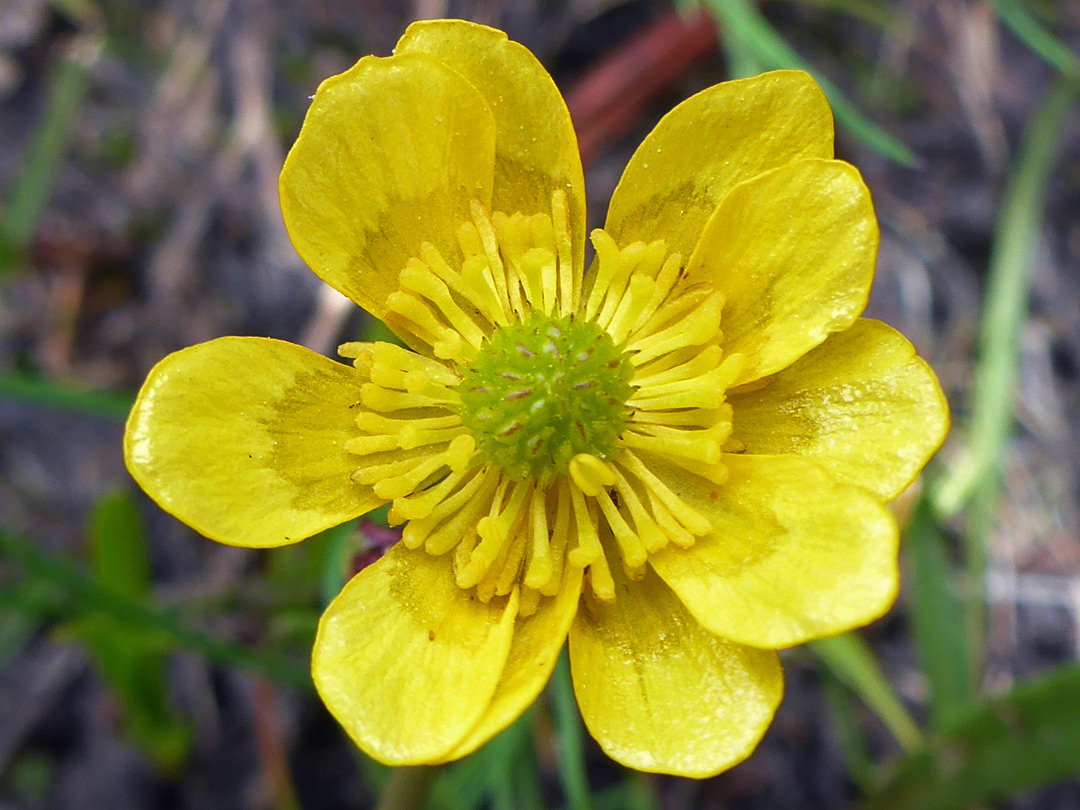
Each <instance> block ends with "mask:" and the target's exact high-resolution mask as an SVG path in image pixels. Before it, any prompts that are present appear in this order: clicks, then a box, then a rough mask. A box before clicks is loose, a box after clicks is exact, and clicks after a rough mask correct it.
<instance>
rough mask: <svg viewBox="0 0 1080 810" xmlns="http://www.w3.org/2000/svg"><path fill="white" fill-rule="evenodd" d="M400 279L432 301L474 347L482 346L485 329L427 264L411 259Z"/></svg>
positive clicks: (407, 288)
mask: <svg viewBox="0 0 1080 810" xmlns="http://www.w3.org/2000/svg"><path fill="white" fill-rule="evenodd" d="M399 281H400V283H401V286H402V288H403V289H406V290H409V291H411V292H413V293H415V294H417V295H421V296H423V297H424V298H426V299H427V300H429V301H431V303H433V304H434V305H435V306H436V307H437V308H438V310H439V312H441V313H442V315H443V317H444V318H446V320H447V321H448V322H449V323H450V325H451V326H452V327H453V328H454V329H456V330H457V331H458V332H460V333H461V335H462V336H463V337H464V338H465V339H466V340H467V341H468V342H469V343H470V344H472V346H473V348H479V347H480V344H481V342H483V340H484V333H483V331H481V329H480V327H479V326H477V325H476V324H475V323H473V321H472V319H471V318H470V317H469V316H468V315H466V314H465V312H464V310H462V309H461V307H459V306H458V305H457V302H455V301H454V298H453V296H452V295H450V289H449V288H448V287H447V286H446V284H445V283H444V282H443V281H441V280H440V279H439V278H438V277H437V276H436V275H435V274H434V273H432V272H431V270H429V269H428V267H427V265H425V264H423V263H422V262H420V261H418V260H416V259H412V260H410V262H409V264H407V265H406V266H405V269H404V270H402V271H401V275H400V276H399Z"/></svg>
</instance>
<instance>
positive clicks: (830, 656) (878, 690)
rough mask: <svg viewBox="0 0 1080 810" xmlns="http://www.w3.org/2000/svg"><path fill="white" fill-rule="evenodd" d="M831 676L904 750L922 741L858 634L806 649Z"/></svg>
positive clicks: (828, 639) (815, 643)
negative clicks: (849, 691)
mask: <svg viewBox="0 0 1080 810" xmlns="http://www.w3.org/2000/svg"><path fill="white" fill-rule="evenodd" d="M809 646H810V649H811V650H812V651H813V653H814V654H815V655H816V656H817V657H818V658H819V659H821V661H822V663H824V664H825V666H827V667H828V668H829V670H830V671H831V672H832V674H833V675H834V676H836V678H837V679H838V680H840V681H841V682H843V683H844V684H846V685H847V686H848V688H850V689H851V690H852V691H853V692H855V693H856V694H857V695H858V696H859V697H861V698H862V699H863V700H864V701H865V702H866V705H867V706H869V707H870V708H871V709H873V710H874V713H875V714H877V716H878V717H879V718H880V719H881V722H882V723H884V724H885V727H886V728H888V729H889V731H890V732H892V735H893V737H895V738H896V741H897V742H898V743H900V746H901V747H902V748H904V750H911V749H913V748H915V747H917V746H918V745H919V743H920V742H921V741H922V735H921V734H920V733H919V727H918V726H916V725H915V721H914V720H912V719H911V715H910V714H908V711H907V709H905V708H904V704H903V703H902V702H901V701H900V698H899V697H897V695H896V692H894V691H893V688H892V686H890V685H889V681H888V679H887V678H886V677H885V674H884V673H883V672H882V671H881V667H880V666H879V665H878V662H877V659H876V658H875V657H874V653H873V651H871V649H870V647H869V646H868V645H867V643H866V642H865V641H864V640H863V638H862V636H860V635H859V634H858V633H845V634H844V635H841V636H833V637H832V638H823V639H820V640H819V641H815V642H813V643H812V644H810V645H809Z"/></svg>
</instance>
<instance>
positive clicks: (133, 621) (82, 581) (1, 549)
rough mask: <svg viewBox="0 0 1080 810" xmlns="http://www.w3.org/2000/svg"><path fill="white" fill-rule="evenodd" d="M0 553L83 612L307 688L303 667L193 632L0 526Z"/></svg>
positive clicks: (307, 676) (308, 678) (308, 682)
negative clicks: (61, 591)
mask: <svg viewBox="0 0 1080 810" xmlns="http://www.w3.org/2000/svg"><path fill="white" fill-rule="evenodd" d="M0 553H2V554H4V555H5V556H8V557H10V558H12V559H13V560H15V561H16V562H18V563H19V564H20V565H22V567H23V568H25V569H26V571H27V572H28V573H29V574H31V575H32V576H34V577H37V578H39V579H42V580H44V581H46V582H50V583H52V584H55V585H58V586H60V587H62V588H63V589H64V590H66V591H67V592H68V593H69V594H70V595H71V597H72V598H73V600H74V601H75V602H76V604H77V605H78V606H79V607H80V608H81V609H82V610H83V611H85V612H100V613H104V614H106V615H108V616H111V617H112V618H114V619H116V620H117V621H120V622H124V623H126V624H129V625H131V626H132V627H138V628H141V629H143V630H149V631H155V632H158V633H161V634H162V635H163V636H164V637H166V638H168V639H170V640H171V641H173V642H175V643H176V644H178V645H180V646H182V647H185V648H187V649H189V650H191V651H193V652H196V653H199V654H201V655H203V656H205V657H206V658H208V659H210V660H212V661H215V662H216V663H219V664H223V665H225V666H230V667H235V668H236V669H241V670H247V671H250V672H257V673H259V674H262V675H265V676H266V677H268V678H270V679H271V680H273V681H274V682H275V683H278V684H280V685H282V686H286V687H290V688H293V689H296V690H298V691H301V692H311V691H312V689H313V686H312V683H311V675H310V674H309V673H308V671H307V668H306V667H301V666H297V665H296V664H294V663H292V662H291V661H289V660H287V659H284V658H280V657H278V656H274V655H270V654H268V653H263V652H259V651H256V650H252V649H250V648H249V647H246V646H244V645H243V644H240V643H238V642H235V641H230V640H226V639H219V638H215V637H214V636H211V635H208V634H206V633H202V632H200V631H198V630H193V629H191V628H190V627H187V626H186V625H185V624H184V622H183V621H181V619H179V618H178V617H177V616H175V615H174V614H172V613H167V612H165V611H162V610H160V609H158V608H155V607H151V606H149V605H146V604H144V603H142V602H139V601H136V600H133V599H129V598H127V597H123V596H120V595H118V594H115V593H113V592H112V591H109V590H107V589H105V588H102V587H101V586H100V585H98V584H97V583H96V582H94V580H92V579H91V578H90V577H88V576H86V575H85V574H83V573H82V572H81V571H79V570H78V569H77V568H75V566H73V565H71V564H70V563H68V562H66V561H64V560H60V559H57V558H55V557H52V556H51V555H48V554H43V553H42V552H40V551H38V550H37V549H36V548H35V547H34V546H33V545H32V544H31V543H30V542H28V541H26V540H23V539H21V538H19V537H17V536H15V535H14V534H11V533H9V532H7V531H5V530H3V529H0Z"/></svg>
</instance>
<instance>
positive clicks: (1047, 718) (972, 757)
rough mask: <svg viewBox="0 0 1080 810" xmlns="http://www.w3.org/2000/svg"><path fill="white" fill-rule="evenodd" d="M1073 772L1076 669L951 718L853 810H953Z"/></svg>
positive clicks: (1078, 766) (1079, 715)
mask: <svg viewBox="0 0 1080 810" xmlns="http://www.w3.org/2000/svg"><path fill="white" fill-rule="evenodd" d="M1078 771H1080V666H1075V665H1074V666H1071V667H1068V668H1065V669H1061V670H1059V671H1057V672H1055V673H1053V674H1050V675H1047V676H1043V677H1041V678H1039V679H1038V680H1036V681H1032V682H1029V683H1025V684H1021V685H1019V686H1017V687H1015V688H1014V689H1013V690H1012V691H1011V692H1010V693H1009V694H1008V695H1007V696H1006V697H1004V698H1002V699H1000V700H995V701H992V702H989V703H986V704H981V705H978V706H972V707H969V708H968V709H966V710H965V711H964V712H962V713H961V714H959V715H958V716H957V717H955V718H954V720H953V721H952V722H951V723H950V724H949V726H948V728H947V729H945V730H944V731H943V732H942V733H941V734H939V735H937V736H936V737H935V738H934V739H933V740H932V741H931V742H930V743H929V744H928V745H927V747H926V748H924V749H922V750H920V751H918V752H916V753H914V754H911V755H910V756H908V757H906V758H904V759H903V760H901V762H900V763H899V765H898V767H897V768H895V769H894V772H893V775H892V777H891V778H890V779H889V780H887V781H886V782H885V783H884V784H883V786H882V788H881V789H880V790H879V791H878V792H877V793H876V794H875V795H874V796H872V797H870V798H869V799H868V800H867V801H866V802H865V803H864V804H862V805H861V808H860V810H961V808H968V807H977V806H981V805H985V804H986V803H988V802H992V801H995V800H999V799H1006V798H1008V797H1010V796H1012V795H1014V794H1016V793H1018V792H1019V791H1023V790H1030V789H1032V788H1037V787H1042V786H1045V785H1049V784H1052V783H1054V782H1058V781H1061V780H1064V779H1068V778H1071V777H1075V775H1076V773H1077V772H1078Z"/></svg>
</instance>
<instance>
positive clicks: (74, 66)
mask: <svg viewBox="0 0 1080 810" xmlns="http://www.w3.org/2000/svg"><path fill="white" fill-rule="evenodd" d="M100 49H101V40H100V38H99V37H97V36H96V35H93V34H82V35H79V36H77V37H75V38H74V40H73V41H72V44H71V47H70V48H69V49H68V52H67V53H65V54H64V56H63V58H62V59H61V61H60V63H59V65H57V67H56V70H55V71H54V73H53V75H52V76H51V81H50V87H49V96H48V101H47V103H46V105H45V110H44V112H43V113H42V116H41V120H40V121H38V124H37V128H36V129H35V131H34V133H33V136H32V139H31V142H30V145H29V147H28V149H27V153H26V156H25V157H24V158H23V160H22V171H21V173H20V174H19V177H18V178H17V179H16V181H15V184H14V187H13V188H12V190H11V192H10V194H9V195H8V198H7V200H6V204H5V205H4V209H3V216H2V217H0V278H2V277H3V276H4V275H5V274H6V273H7V272H8V271H9V270H10V269H11V268H12V267H13V258H14V257H15V256H17V255H18V254H19V253H21V252H22V251H23V250H25V249H26V247H27V245H29V243H30V240H31V238H32V237H33V236H34V232H35V231H36V230H37V225H38V222H39V221H40V219H41V215H42V213H43V212H44V210H45V206H46V205H47V204H48V202H49V198H50V197H51V196H52V191H53V187H54V186H55V184H56V178H57V175H58V174H59V173H60V166H61V163H62V162H63V159H64V155H65V154H66V152H67V149H68V146H69V145H70V143H71V138H72V134H73V133H74V129H75V121H76V120H77V119H78V117H79V113H80V111H81V110H82V106H83V102H84V101H85V100H86V90H87V87H88V85H89V80H88V77H89V74H88V68H89V66H90V65H91V64H92V63H93V62H94V60H96V59H97V54H98V52H99V51H100Z"/></svg>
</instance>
